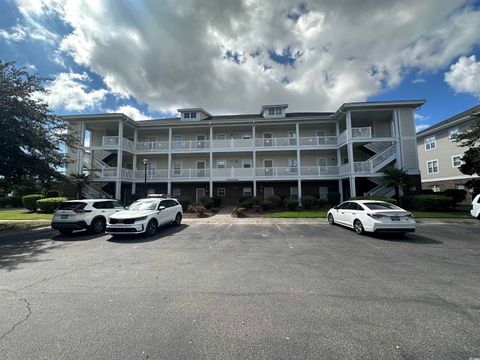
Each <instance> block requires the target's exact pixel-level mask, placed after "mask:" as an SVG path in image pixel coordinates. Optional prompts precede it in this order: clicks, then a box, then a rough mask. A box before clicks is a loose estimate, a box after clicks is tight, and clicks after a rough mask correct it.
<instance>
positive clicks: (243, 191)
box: [242, 187, 253, 197]
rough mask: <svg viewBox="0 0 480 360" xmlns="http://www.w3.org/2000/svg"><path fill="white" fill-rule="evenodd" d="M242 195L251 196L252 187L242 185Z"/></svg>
mask: <svg viewBox="0 0 480 360" xmlns="http://www.w3.org/2000/svg"><path fill="white" fill-rule="evenodd" d="M246 189H248V190H249V191H248V193H246V192H245V190H246ZM242 196H244V197H246V196H253V192H252V188H251V187H244V188H242Z"/></svg>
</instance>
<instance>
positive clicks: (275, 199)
mask: <svg viewBox="0 0 480 360" xmlns="http://www.w3.org/2000/svg"><path fill="white" fill-rule="evenodd" d="M267 201H270V202H271V203H272V206H273V208H274V209H279V208H281V207H282V198H281V197H280V196H278V195H272V196H270V197H269V198H268V199H267Z"/></svg>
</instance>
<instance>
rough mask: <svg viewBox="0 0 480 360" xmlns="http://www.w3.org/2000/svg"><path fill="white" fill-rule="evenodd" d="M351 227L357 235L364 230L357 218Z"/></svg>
mask: <svg viewBox="0 0 480 360" xmlns="http://www.w3.org/2000/svg"><path fill="white" fill-rule="evenodd" d="M353 229H354V230H355V232H356V233H357V234H358V235H362V234H363V233H364V231H365V230H363V225H362V222H361V221H360V220H358V219H357V220H355V221H354V222H353Z"/></svg>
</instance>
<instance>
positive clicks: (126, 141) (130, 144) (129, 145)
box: [122, 138, 135, 151]
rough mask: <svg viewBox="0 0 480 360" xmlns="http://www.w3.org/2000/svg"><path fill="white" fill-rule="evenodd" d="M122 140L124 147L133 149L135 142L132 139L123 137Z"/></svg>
mask: <svg viewBox="0 0 480 360" xmlns="http://www.w3.org/2000/svg"><path fill="white" fill-rule="evenodd" d="M122 141H123V142H122V145H123V148H124V149H127V150H131V151H134V150H135V143H134V142H133V141H132V140H130V139H127V138H123V139H122Z"/></svg>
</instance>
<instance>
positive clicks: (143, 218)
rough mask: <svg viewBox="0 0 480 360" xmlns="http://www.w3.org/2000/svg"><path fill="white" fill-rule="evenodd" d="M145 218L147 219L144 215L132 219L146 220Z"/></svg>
mask: <svg viewBox="0 0 480 360" xmlns="http://www.w3.org/2000/svg"><path fill="white" fill-rule="evenodd" d="M146 219H147V217H146V216H141V217H138V218H135V219H134V220H135V221H142V220H146Z"/></svg>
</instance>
